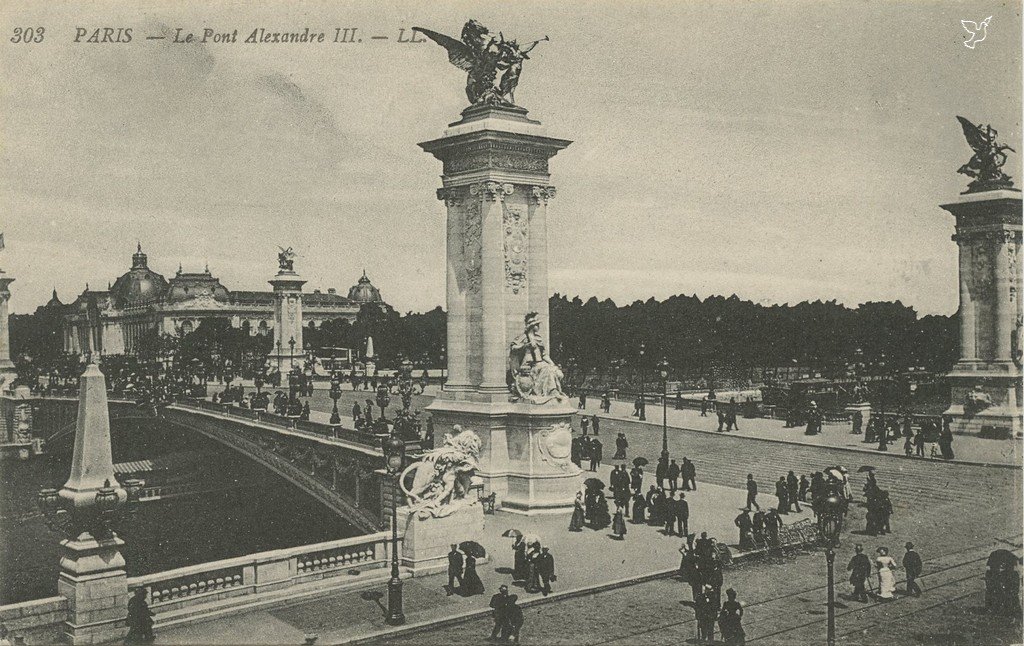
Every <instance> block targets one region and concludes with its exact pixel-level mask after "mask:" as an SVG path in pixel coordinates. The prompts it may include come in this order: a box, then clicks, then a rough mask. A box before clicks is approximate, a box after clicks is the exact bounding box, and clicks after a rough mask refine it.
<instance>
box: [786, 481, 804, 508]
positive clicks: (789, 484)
mask: <svg viewBox="0 0 1024 646" xmlns="http://www.w3.org/2000/svg"><path fill="white" fill-rule="evenodd" d="M786 490H787V491H788V492H789V496H788V500H789V504H790V505H791V506H792V508H793V509H795V510H796V511H797V512H801V511H803V510H802V509H800V480H798V479H797V477H796V474H795V473H793V472H792V471H790V472H789V475H787V476H786Z"/></svg>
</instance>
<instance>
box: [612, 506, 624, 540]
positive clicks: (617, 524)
mask: <svg viewBox="0 0 1024 646" xmlns="http://www.w3.org/2000/svg"><path fill="white" fill-rule="evenodd" d="M612 533H613V534H615V535H616V536H618V537H619V540H620V541H621V540H623V539H624V538H625V537H626V519H625V518H623V517H622V510H621V509H617V510H616V511H615V519H614V520H612Z"/></svg>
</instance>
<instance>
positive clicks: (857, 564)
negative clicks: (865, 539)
mask: <svg viewBox="0 0 1024 646" xmlns="http://www.w3.org/2000/svg"><path fill="white" fill-rule="evenodd" d="M846 569H847V570H848V571H849V572H850V583H851V584H854V585H856V584H857V583H859V582H861V581H863V580H864V579H866V578H868V577H869V576H871V559H869V558H868V557H867V555H866V554H854V555H853V558H852V559H850V564H849V565H847V566H846Z"/></svg>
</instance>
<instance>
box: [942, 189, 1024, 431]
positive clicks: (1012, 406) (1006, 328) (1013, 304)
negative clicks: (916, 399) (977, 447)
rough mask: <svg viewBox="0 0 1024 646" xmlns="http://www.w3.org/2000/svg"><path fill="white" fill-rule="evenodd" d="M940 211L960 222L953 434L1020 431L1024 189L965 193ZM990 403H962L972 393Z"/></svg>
mask: <svg viewBox="0 0 1024 646" xmlns="http://www.w3.org/2000/svg"><path fill="white" fill-rule="evenodd" d="M942 208H943V209H945V210H946V211H949V212H950V213H952V214H953V215H954V216H955V217H956V234H955V235H954V236H953V240H954V241H955V242H956V243H957V245H958V247H959V253H960V261H959V266H960V290H959V291H960V309H959V316H958V318H959V322H960V359H959V361H957V364H956V365H955V366H954V367H953V370H952V371H951V372H950V373H949V374H948V375H947V378H948V379H949V381H950V391H951V397H950V399H951V401H950V406H949V408H948V409H947V410H946V413H945V414H946V415H949V416H951V417H952V420H951V423H950V428H951V430H952V431H953V432H954V433H978V432H980V431H981V430H982V429H983V428H984V427H992V428H995V429H1007V430H1010V431H1012V432H1013V433H1017V434H1019V433H1020V432H1021V415H1022V410H1021V399H1022V393H1021V367H1020V366H1021V349H1022V346H1021V322H1022V310H1021V301H1020V296H1021V287H1022V285H1021V280H1022V279H1021V266H1020V264H1019V258H1020V246H1021V230H1022V226H1021V217H1022V216H1021V213H1022V210H1021V192H1020V191H1019V190H1016V189H1000V190H992V191H981V192H976V193H965V194H963V195H961V196H960V199H958V200H957V201H956V202H953V203H950V204H943V205H942ZM973 393H977V395H976V396H980V397H981V398H982V399H987V400H991V404H990V405H987V406H984V407H980V408H979V407H977V406H965V403H966V402H967V400H968V398H969V397H970V396H971V395H972V394H973Z"/></svg>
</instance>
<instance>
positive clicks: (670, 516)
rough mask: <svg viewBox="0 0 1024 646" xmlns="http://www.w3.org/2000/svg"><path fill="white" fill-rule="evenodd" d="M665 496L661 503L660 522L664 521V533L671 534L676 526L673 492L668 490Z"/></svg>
mask: <svg viewBox="0 0 1024 646" xmlns="http://www.w3.org/2000/svg"><path fill="white" fill-rule="evenodd" d="M665 496H666V497H665V501H664V502H663V503H662V511H661V522H663V523H665V534H666V535H668V536H672V535H674V534H675V528H676V499H675V492H674V491H669V492H668V493H667V494H665Z"/></svg>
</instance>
